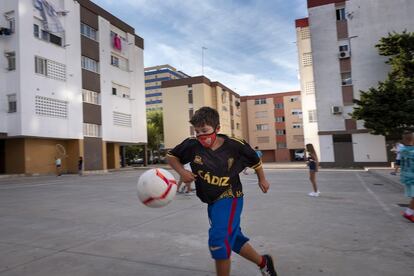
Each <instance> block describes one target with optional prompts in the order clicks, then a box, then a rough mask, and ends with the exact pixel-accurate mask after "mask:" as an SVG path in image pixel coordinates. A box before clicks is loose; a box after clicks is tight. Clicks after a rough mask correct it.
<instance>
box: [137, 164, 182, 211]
mask: <svg viewBox="0 0 414 276" xmlns="http://www.w3.org/2000/svg"><path fill="white" fill-rule="evenodd" d="M137 189H138V199H139V200H140V201H141V202H142V203H143V204H145V205H146V206H148V207H152V208H159V207H164V206H165V205H167V204H168V203H170V202H171V201H172V200H173V199H174V197H175V193H176V192H177V182H176V181H175V178H174V176H173V175H172V174H171V173H170V172H169V171H167V170H164V169H150V170H147V171H146V172H144V173H143V174H142V175H141V176H140V177H139V179H138V184H137Z"/></svg>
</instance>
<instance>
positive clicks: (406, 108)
mask: <svg viewBox="0 0 414 276" xmlns="http://www.w3.org/2000/svg"><path fill="white" fill-rule="evenodd" d="M375 47H376V48H378V51H379V54H380V55H382V56H387V57H389V59H388V60H387V61H386V62H385V63H387V64H389V65H390V66H391V70H390V72H389V74H388V77H387V78H386V80H385V81H383V82H379V83H378V87H371V88H369V89H368V91H360V92H361V97H360V100H354V102H355V103H356V104H357V106H356V107H355V109H354V111H353V113H352V117H353V118H354V119H356V120H364V126H365V127H366V128H367V129H368V130H370V132H371V133H373V134H379V135H384V136H395V135H397V136H400V135H401V134H402V132H403V131H404V130H408V129H411V130H414V33H410V32H407V31H404V32H402V33H401V34H399V33H396V32H394V33H389V34H388V36H387V37H383V38H381V39H380V42H379V44H377V45H375Z"/></svg>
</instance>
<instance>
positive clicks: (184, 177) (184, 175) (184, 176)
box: [167, 155, 195, 183]
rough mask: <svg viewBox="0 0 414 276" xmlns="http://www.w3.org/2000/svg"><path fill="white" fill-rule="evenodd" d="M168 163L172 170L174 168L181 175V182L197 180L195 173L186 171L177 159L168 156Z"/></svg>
mask: <svg viewBox="0 0 414 276" xmlns="http://www.w3.org/2000/svg"><path fill="white" fill-rule="evenodd" d="M167 162H168V165H170V166H171V168H173V169H174V170H175V171H176V172H177V173H178V174H179V175H180V177H181V181H183V182H184V183H188V182H193V181H194V180H195V177H194V175H193V173H192V172H190V171H188V170H186V169H185V168H184V166H183V164H181V162H180V160H178V158H177V157H175V156H172V155H167Z"/></svg>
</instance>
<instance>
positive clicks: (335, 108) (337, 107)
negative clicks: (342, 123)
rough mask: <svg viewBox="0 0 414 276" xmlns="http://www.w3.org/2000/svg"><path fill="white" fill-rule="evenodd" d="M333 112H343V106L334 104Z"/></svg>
mask: <svg viewBox="0 0 414 276" xmlns="http://www.w3.org/2000/svg"><path fill="white" fill-rule="evenodd" d="M331 112H332V114H334V115H338V114H342V106H332V108H331Z"/></svg>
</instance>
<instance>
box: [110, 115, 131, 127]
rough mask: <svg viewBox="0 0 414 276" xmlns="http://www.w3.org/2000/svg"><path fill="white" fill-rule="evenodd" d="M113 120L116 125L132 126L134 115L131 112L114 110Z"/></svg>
mask: <svg viewBox="0 0 414 276" xmlns="http://www.w3.org/2000/svg"><path fill="white" fill-rule="evenodd" d="M113 122H114V125H115V126H124V127H131V126H132V116H131V114H126V113H121V112H116V111H114V112H113Z"/></svg>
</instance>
